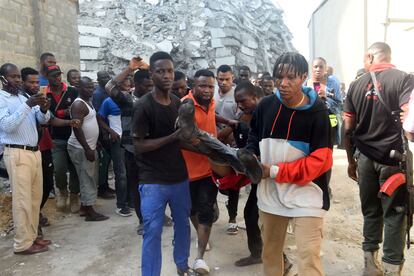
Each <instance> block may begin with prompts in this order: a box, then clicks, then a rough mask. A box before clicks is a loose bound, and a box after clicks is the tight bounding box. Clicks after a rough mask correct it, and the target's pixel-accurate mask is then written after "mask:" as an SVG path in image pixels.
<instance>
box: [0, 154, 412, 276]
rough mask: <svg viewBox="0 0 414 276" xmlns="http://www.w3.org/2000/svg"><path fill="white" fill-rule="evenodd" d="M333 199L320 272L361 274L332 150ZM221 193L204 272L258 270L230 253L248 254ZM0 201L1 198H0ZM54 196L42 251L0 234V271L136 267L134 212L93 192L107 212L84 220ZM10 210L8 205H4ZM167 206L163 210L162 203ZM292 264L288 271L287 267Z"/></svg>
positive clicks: (167, 256) (351, 197) (342, 173)
mask: <svg viewBox="0 0 414 276" xmlns="http://www.w3.org/2000/svg"><path fill="white" fill-rule="evenodd" d="M331 187H332V192H333V199H332V204H331V209H330V211H329V212H328V214H327V216H326V219H325V229H324V242H323V249H322V256H323V265H324V269H325V273H326V275H330V276H337V275H350V276H351V275H361V271H362V266H363V254H362V250H361V249H360V244H361V240H362V216H361V212H360V204H359V198H358V187H357V185H356V183H355V182H353V181H351V180H350V179H348V178H347V176H346V156H345V152H344V151H341V150H335V153H334V169H333V174H332V180H331ZM241 195H242V197H241V199H240V203H239V216H238V221H239V223H240V225H243V220H242V214H243V207H244V203H245V201H246V200H247V194H246V193H245V192H244V190H243V191H242V192H241ZM225 200H226V198H225V197H224V196H222V195H220V196H219V207H220V211H221V213H220V219H219V220H218V222H217V223H216V224H214V226H213V231H212V237H211V244H212V250H211V251H210V252H208V253H206V256H205V259H206V261H207V263H208V264H209V265H210V268H211V270H212V272H211V273H210V275H221V276H230V275H238V276H253V275H262V273H261V272H262V266H261V265H255V266H250V267H247V268H237V267H235V266H234V265H233V263H234V261H236V260H237V259H239V258H241V257H245V256H247V255H248V250H247V240H246V233H245V231H244V230H240V231H239V234H238V235H236V236H228V235H226V233H225V230H226V225H227V223H226V222H227V218H228V217H227V212H226V209H225ZM5 201H6V202H5ZM9 202H10V198H6V199H4V196H3V197H0V206H1V207H0V219H1V221H0V223H2V224H1V229H2V230H4V229H6V228H7V227H5V225H4V224H7V223H9V222H8V215H7V212H8V211H7V209H9V207H7V206H9V205H8V204H9ZM54 204H55V202H54V201H53V200H51V201H50V202H48V204H47V207H46V211H45V214H46V215H47V216H48V217H49V218H50V219H51V222H52V225H51V226H49V227H47V228H44V232H45V235H46V237H47V238H50V239H52V240H53V245H52V246H50V250H49V251H48V252H46V253H42V254H38V255H33V256H16V255H14V254H13V251H12V244H13V239H12V238H13V232H11V233H9V234H8V235H4V232H2V233H3V235H2V236H1V238H0V275H2V276H9V275H31V276H32V275H33V276H34V275H56V276H58V275H59V276H66V275H70V276H71V275H122V276H124V275H140V256H141V251H140V249H141V244H142V238H141V237H140V236H137V235H136V227H137V219H136V217H134V216H133V217H129V218H123V217H119V216H118V215H116V214H115V213H114V209H115V202H114V200H109V201H108V200H106V201H103V200H99V201H98V209H99V210H100V211H102V212H103V213H104V214H107V215H109V216H110V219H109V220H107V221H105V222H98V223H93V222H85V221H83V219H82V218H80V217H78V216H77V215H70V214H63V213H58V212H55V207H54ZM9 212H10V210H9ZM167 214H169V210H167ZM172 238H173V229H172V228H164V232H163V243H162V247H163V256H162V257H163V268H162V275H163V276H170V275H176V274H175V266H174V263H173V257H172V245H171V242H172ZM192 241H193V242H192V244H191V257H190V259H189V264H190V265H191V264H192V262H193V261H194V257H195V253H196V248H195V238H194V231H193V232H192ZM286 251H287V253H288V256H289V257H290V259H291V260H292V261H293V263H294V262H295V252H296V245H295V242H294V237H293V236H292V235H288V239H287V242H286ZM295 270H296V268H295V267H294V268H293V270H292V272H291V273H290V275H294V274H295V272H296V271H295ZM403 275H414V251H413V249H411V250H409V251H407V253H406V262H405V267H404V270H403Z"/></svg>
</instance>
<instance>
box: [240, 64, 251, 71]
mask: <svg viewBox="0 0 414 276" xmlns="http://www.w3.org/2000/svg"><path fill="white" fill-rule="evenodd" d="M241 70H246V71H249V72H250V68H249V66H247V65H242V66H240V68H239V71H241Z"/></svg>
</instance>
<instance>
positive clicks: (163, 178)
mask: <svg viewBox="0 0 414 276" xmlns="http://www.w3.org/2000/svg"><path fill="white" fill-rule="evenodd" d="M150 72H151V75H152V80H153V82H154V88H153V90H152V91H151V92H149V93H147V94H145V95H144V96H142V97H141V98H140V100H139V101H138V103H137V105H136V108H135V114H134V118H133V128H132V136H133V137H134V146H135V153H136V155H137V156H136V157H137V161H138V165H139V169H140V172H139V192H140V195H141V212H142V216H143V219H144V241H143V244H142V261H141V275H145V276H159V275H160V274H161V256H162V255H161V234H162V227H163V223H164V213H165V208H166V205H167V204H169V206H170V208H171V213H172V217H173V221H174V241H175V242H174V262H175V264H176V266H177V273H178V275H194V274H193V271H191V269H189V267H188V257H189V254H190V223H189V216H190V209H191V200H190V190H189V183H188V175H187V169H186V165H185V162H184V158H183V156H182V154H181V150H180V145H179V131H176V130H175V127H174V125H175V121H176V119H177V117H178V107H179V105H180V100H179V99H178V98H177V97H176V96H175V95H173V94H172V93H170V90H171V87H172V84H173V81H174V66H173V61H172V58H171V56H170V55H169V54H167V53H165V52H157V53H154V54H153V55H152V56H151V58H150Z"/></svg>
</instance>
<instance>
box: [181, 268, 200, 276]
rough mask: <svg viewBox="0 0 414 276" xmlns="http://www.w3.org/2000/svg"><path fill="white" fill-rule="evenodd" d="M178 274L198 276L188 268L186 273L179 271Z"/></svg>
mask: <svg viewBox="0 0 414 276" xmlns="http://www.w3.org/2000/svg"><path fill="white" fill-rule="evenodd" d="M177 274H178V275H179V276H196V275H197V273H196V272H195V271H194V270H192V269H191V268H188V269H187V270H186V271H182V270H179V269H177Z"/></svg>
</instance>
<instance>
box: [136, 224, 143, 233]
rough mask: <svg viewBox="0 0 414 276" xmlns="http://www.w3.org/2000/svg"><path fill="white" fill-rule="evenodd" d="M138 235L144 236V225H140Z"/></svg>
mask: <svg viewBox="0 0 414 276" xmlns="http://www.w3.org/2000/svg"><path fill="white" fill-rule="evenodd" d="M137 235H139V236H142V235H144V224H142V223H140V224H139V225H138V228H137Z"/></svg>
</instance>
